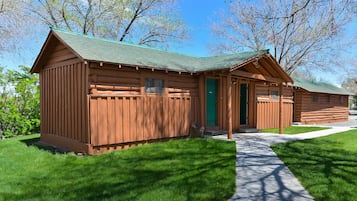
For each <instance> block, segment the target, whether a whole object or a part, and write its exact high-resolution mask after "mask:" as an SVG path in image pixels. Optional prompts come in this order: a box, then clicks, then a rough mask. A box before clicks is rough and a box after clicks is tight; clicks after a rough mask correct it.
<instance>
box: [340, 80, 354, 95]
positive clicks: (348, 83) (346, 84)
mask: <svg viewBox="0 0 357 201" xmlns="http://www.w3.org/2000/svg"><path fill="white" fill-rule="evenodd" d="M342 87H343V88H344V89H346V90H347V91H349V92H351V93H352V94H355V95H357V77H349V78H347V79H345V80H344V81H343V82H342Z"/></svg>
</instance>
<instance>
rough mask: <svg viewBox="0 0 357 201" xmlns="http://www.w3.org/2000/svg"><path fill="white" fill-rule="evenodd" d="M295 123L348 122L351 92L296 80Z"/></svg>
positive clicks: (323, 84)
mask: <svg viewBox="0 0 357 201" xmlns="http://www.w3.org/2000/svg"><path fill="white" fill-rule="evenodd" d="M294 86H295V90H294V122H301V123H302V124H321V123H334V122H341V121H347V120H348V96H349V92H347V91H345V90H344V89H342V88H339V87H336V86H334V85H331V84H328V83H323V82H316V81H310V80H304V79H299V78H294Z"/></svg>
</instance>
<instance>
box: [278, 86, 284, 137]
mask: <svg viewBox="0 0 357 201" xmlns="http://www.w3.org/2000/svg"><path fill="white" fill-rule="evenodd" d="M283 114H284V111H283V83H280V84H279V134H283V133H284V127H283Z"/></svg>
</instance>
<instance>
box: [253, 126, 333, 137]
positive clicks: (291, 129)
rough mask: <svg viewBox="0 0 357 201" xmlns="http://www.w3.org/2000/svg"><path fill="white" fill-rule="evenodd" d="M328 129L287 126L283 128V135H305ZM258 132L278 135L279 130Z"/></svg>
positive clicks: (272, 129)
mask: <svg viewBox="0 0 357 201" xmlns="http://www.w3.org/2000/svg"><path fill="white" fill-rule="evenodd" d="M326 129H330V128H326V127H317V126H289V127H287V128H284V134H292V135H293V134H300V133H307V132H312V131H320V130H326ZM260 132H264V133H279V128H271V129H263V130H261V131H260Z"/></svg>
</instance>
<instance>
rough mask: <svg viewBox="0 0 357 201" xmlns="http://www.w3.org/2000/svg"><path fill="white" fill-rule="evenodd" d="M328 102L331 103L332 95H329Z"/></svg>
mask: <svg viewBox="0 0 357 201" xmlns="http://www.w3.org/2000/svg"><path fill="white" fill-rule="evenodd" d="M327 102H328V103H331V96H330V95H327Z"/></svg>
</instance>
